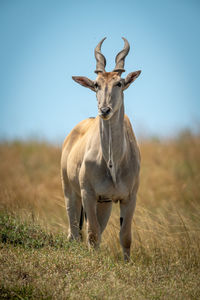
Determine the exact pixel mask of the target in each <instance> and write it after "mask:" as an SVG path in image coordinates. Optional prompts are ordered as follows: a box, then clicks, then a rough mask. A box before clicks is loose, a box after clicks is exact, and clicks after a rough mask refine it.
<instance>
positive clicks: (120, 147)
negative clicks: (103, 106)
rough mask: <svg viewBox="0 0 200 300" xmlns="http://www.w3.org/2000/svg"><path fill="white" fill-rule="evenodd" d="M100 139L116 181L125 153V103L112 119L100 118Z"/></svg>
mask: <svg viewBox="0 0 200 300" xmlns="http://www.w3.org/2000/svg"><path fill="white" fill-rule="evenodd" d="M100 139H101V149H102V154H103V158H104V160H105V161H106V164H107V167H108V169H109V171H110V174H111V176H112V179H113V182H114V183H116V174H117V170H118V167H119V165H120V163H121V161H122V159H123V157H124V154H125V135H124V104H122V105H121V107H120V109H119V110H118V111H117V112H116V113H115V114H114V115H113V116H112V117H111V119H109V120H103V119H101V118H100Z"/></svg>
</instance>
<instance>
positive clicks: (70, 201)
mask: <svg viewBox="0 0 200 300" xmlns="http://www.w3.org/2000/svg"><path fill="white" fill-rule="evenodd" d="M65 203H66V210H67V215H68V220H69V231H68V240H70V241H71V240H80V239H81V235H80V227H79V225H80V219H81V207H82V205H81V198H80V197H79V196H78V195H76V194H75V193H74V192H71V193H70V194H69V195H67V196H65Z"/></svg>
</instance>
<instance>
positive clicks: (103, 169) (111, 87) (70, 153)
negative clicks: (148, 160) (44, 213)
mask: <svg viewBox="0 0 200 300" xmlns="http://www.w3.org/2000/svg"><path fill="white" fill-rule="evenodd" d="M104 39H105V38H104ZM104 39H103V40H101V42H100V43H99V44H98V45H97V47H96V48H95V57H96V61H97V67H96V71H95V72H96V73H97V78H96V80H95V81H92V80H90V79H88V78H86V77H80V76H74V77H72V78H73V79H74V80H75V81H76V82H78V83H79V84H81V85H83V86H85V87H87V88H90V89H91V90H92V91H94V92H96V97H97V100H98V116H97V117H96V118H89V119H87V120H84V121H82V122H80V123H79V124H78V125H77V126H76V127H75V128H74V129H73V130H72V131H71V132H70V134H69V135H68V136H67V138H66V139H65V141H64V144H63V149H62V158H61V174H62V185H63V190H64V196H65V201H66V209H67V213H68V219H69V235H68V238H69V240H72V239H76V240H79V239H80V230H81V228H82V221H83V216H84V214H83V212H84V213H85V215H86V219H87V239H88V244H89V246H90V247H91V246H92V247H98V245H99V243H100V240H101V234H102V232H103V231H104V229H105V227H106V225H107V222H108V219H109V217H110V213H111V208H112V203H113V202H117V201H119V203H120V243H121V246H122V249H123V254H124V259H125V260H129V257H130V246H131V223H132V218H133V213H134V209H135V204H136V194H137V190H138V186H139V170H140V153H139V149H138V145H137V142H136V139H135V136H134V133H133V130H132V126H131V123H130V121H129V119H128V117H127V116H126V115H125V114H124V99H123V98H124V97H123V91H124V90H125V89H127V88H128V87H129V85H130V84H131V83H132V82H133V81H134V80H135V79H136V78H137V77H138V76H139V75H140V73H141V71H136V72H132V73H130V74H129V75H128V76H127V77H126V78H125V79H122V78H121V74H122V72H124V71H125V70H124V60H125V57H126V55H127V54H128V52H129V48H130V46H129V43H128V41H127V40H126V39H125V38H123V39H124V42H125V44H124V49H123V50H122V51H121V52H119V54H118V55H117V56H116V67H115V69H114V70H113V71H112V72H106V71H105V65H106V59H105V57H104V56H103V54H102V53H101V45H102V43H103V41H104Z"/></svg>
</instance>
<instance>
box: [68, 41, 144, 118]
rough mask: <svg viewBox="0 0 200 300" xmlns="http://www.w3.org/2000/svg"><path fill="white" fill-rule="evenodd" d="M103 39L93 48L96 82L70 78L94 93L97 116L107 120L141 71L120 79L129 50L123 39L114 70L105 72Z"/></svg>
mask: <svg viewBox="0 0 200 300" xmlns="http://www.w3.org/2000/svg"><path fill="white" fill-rule="evenodd" d="M105 39H106V38H103V39H102V40H101V41H100V42H99V44H98V45H97V47H96V48H95V58H96V70H95V73H96V74H97V78H96V80H94V81H93V80H91V79H89V78H87V77H82V76H72V78H73V80H75V81H76V82H78V83H79V84H81V85H83V86H84V87H87V88H90V89H91V90H92V91H94V92H96V97H97V101H98V114H99V116H100V117H101V118H102V119H104V120H109V119H110V118H111V117H112V116H113V115H114V114H115V112H116V111H118V110H119V109H120V107H121V105H122V104H123V91H124V90H126V89H127V88H128V87H129V85H130V84H131V83H132V82H133V81H134V80H135V79H136V78H137V77H138V76H139V75H140V73H141V71H135V72H131V73H129V74H128V75H127V76H126V78H125V79H123V78H121V74H122V73H123V72H125V70H124V63H125V58H126V56H127V54H128V52H129V50H130V45H129V43H128V41H127V40H126V39H125V38H123V40H124V49H123V50H122V51H120V52H119V53H118V54H117V56H116V58H115V62H116V65H115V68H114V70H113V71H112V72H106V71H105V66H106V59H105V57H104V55H103V54H102V53H101V45H102V43H103V41H104V40H105Z"/></svg>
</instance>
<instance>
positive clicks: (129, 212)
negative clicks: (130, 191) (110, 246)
mask: <svg viewBox="0 0 200 300" xmlns="http://www.w3.org/2000/svg"><path fill="white" fill-rule="evenodd" d="M135 204H136V195H134V196H132V195H131V196H130V198H129V199H127V200H126V201H123V200H122V201H121V202H120V244H121V246H122V249H123V254H124V260H125V261H129V259H130V247H131V224H132V219H133V214H134V210H135Z"/></svg>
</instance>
